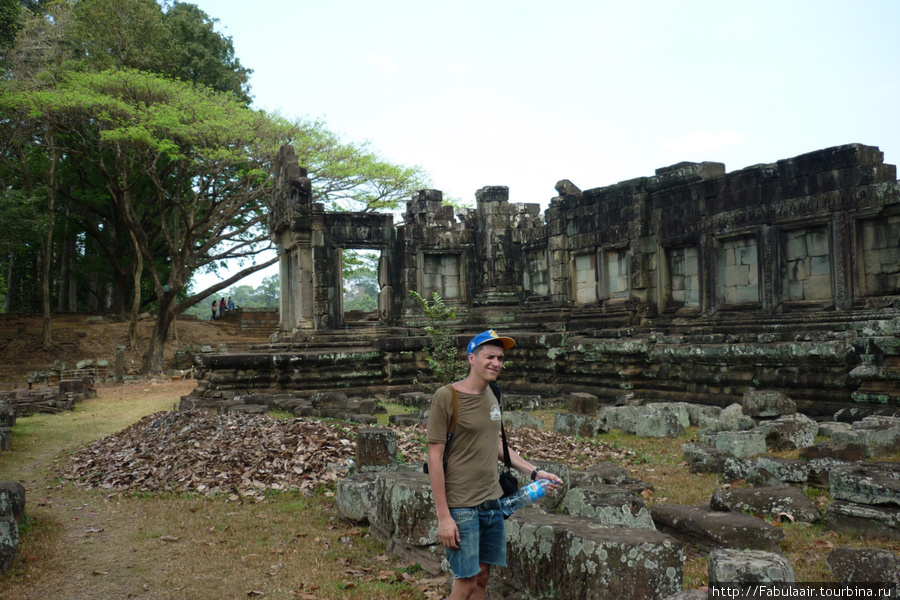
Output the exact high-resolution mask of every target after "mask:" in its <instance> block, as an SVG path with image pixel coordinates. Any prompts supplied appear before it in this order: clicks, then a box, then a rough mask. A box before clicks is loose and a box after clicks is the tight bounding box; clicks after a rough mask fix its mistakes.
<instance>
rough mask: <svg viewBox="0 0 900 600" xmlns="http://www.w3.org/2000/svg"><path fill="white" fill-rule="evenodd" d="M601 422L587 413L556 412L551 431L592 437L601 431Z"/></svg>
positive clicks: (572, 435) (573, 435)
mask: <svg viewBox="0 0 900 600" xmlns="http://www.w3.org/2000/svg"><path fill="white" fill-rule="evenodd" d="M601 428H602V423H601V422H600V421H598V420H597V419H595V418H594V417H591V416H589V415H579V414H574V413H557V414H556V420H555V421H554V422H553V431H554V432H556V433H559V434H562V435H568V436H571V437H584V438H592V437H594V436H595V435H597V433H598V432H600V431H601Z"/></svg>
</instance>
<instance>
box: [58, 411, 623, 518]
mask: <svg viewBox="0 0 900 600" xmlns="http://www.w3.org/2000/svg"><path fill="white" fill-rule="evenodd" d="M357 429H358V426H356V425H353V424H349V423H340V422H334V421H321V420H313V419H304V418H296V419H290V420H279V419H275V418H273V417H270V416H268V415H251V414H244V413H226V414H213V413H209V412H205V411H185V412H165V413H156V414H154V415H150V416H148V417H145V418H144V419H142V420H140V421H138V422H137V423H135V424H134V425H132V426H130V427H128V428H127V429H124V430H122V431H120V432H118V433H116V434H114V435H112V436H109V437H106V438H103V439H101V440H98V441H96V442H94V443H93V444H91V445H90V446H88V447H87V448H85V449H83V450H81V451H79V452H78V453H76V454H75V455H73V456H72V457H71V459H70V460H69V462H68V464H67V465H66V466H65V467H64V469H63V476H64V477H65V478H66V479H68V480H71V481H75V482H76V483H77V484H79V485H82V486H85V487H87V488H100V489H105V490H111V491H117V492H125V491H130V492H178V493H192V494H200V495H203V496H207V497H225V498H228V499H229V500H232V501H236V500H241V499H250V498H252V499H256V500H262V499H264V498H265V494H266V493H267V492H270V491H287V490H292V491H300V492H304V493H306V492H313V491H315V490H316V489H317V488H319V487H320V486H321V485H323V484H328V483H330V482H332V481H334V480H336V479H339V478H341V477H343V476H344V475H346V474H347V473H348V472H350V471H351V470H352V468H353V465H354V459H355V456H356V432H357ZM393 429H395V431H396V432H397V438H398V440H397V449H398V453H399V454H400V456H401V457H402V460H403V461H404V462H407V463H418V464H421V462H422V461H423V460H425V426H424V425H422V424H419V425H415V426H410V427H396V428H393ZM509 439H510V444H511V445H513V447H516V448H521V449H523V450H524V452H523V453H524V454H525V455H526V456H528V457H529V458H530V459H531V460H534V461H541V460H554V461H560V460H562V461H564V462H567V461H572V462H573V463H574V462H578V463H582V464H596V463H599V462H602V461H606V460H618V461H625V462H627V461H628V459H629V458H631V456H630V455H632V453H631V451H628V450H621V449H617V450H612V449H611V448H610V447H609V446H607V445H605V444H603V443H598V442H596V441H593V442H582V441H573V440H571V439H569V438H567V437H566V436H563V435H559V434H555V433H552V432H546V431H534V430H524V429H523V430H518V431H514V432H510V433H509Z"/></svg>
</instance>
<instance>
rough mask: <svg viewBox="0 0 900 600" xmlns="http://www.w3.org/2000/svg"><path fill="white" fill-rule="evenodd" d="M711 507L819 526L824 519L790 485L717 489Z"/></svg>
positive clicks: (802, 495) (803, 495) (812, 505)
mask: <svg viewBox="0 0 900 600" xmlns="http://www.w3.org/2000/svg"><path fill="white" fill-rule="evenodd" d="M709 507H710V508H712V509H713V510H720V511H734V512H745V513H750V514H752V515H756V516H758V517H764V516H774V517H778V516H779V515H786V517H785V518H787V519H789V520H791V521H799V522H802V523H815V522H816V521H818V520H819V518H820V517H821V515H820V514H819V509H818V508H816V505H815V504H813V503H812V501H811V500H810V499H809V498H807V497H806V494H804V493H803V492H802V491H801V490H799V489H797V488H795V487H792V486H789V485H772V486H764V487H758V488H730V489H724V488H721V487H720V488H716V490H715V491H714V492H713V495H712V499H711V500H710V502H709Z"/></svg>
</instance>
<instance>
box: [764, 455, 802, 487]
mask: <svg viewBox="0 0 900 600" xmlns="http://www.w3.org/2000/svg"><path fill="white" fill-rule="evenodd" d="M756 467H757V470H758V471H759V473H760V475H761V476H762V477H764V478H766V479H769V480H770V481H773V482H774V481H777V482H782V483H804V482H805V481H806V480H807V478H808V477H809V463H807V462H805V461H802V460H790V459H787V458H776V457H773V456H760V457H759V458H757V459H756Z"/></svg>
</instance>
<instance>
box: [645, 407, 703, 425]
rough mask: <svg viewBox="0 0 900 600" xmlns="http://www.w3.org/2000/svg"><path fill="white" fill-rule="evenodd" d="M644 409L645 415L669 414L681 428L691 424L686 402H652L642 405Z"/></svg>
mask: <svg viewBox="0 0 900 600" xmlns="http://www.w3.org/2000/svg"><path fill="white" fill-rule="evenodd" d="M644 409H645V410H644V414H645V415H650V416H655V415H666V416H668V415H671V416H672V417H674V418H675V419H676V420H677V421H678V424H679V425H680V426H681V427H682V429H687V428H688V427H690V426H691V413H690V411H689V410H688V403H687V402H653V403H650V404H646V405H644Z"/></svg>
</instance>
